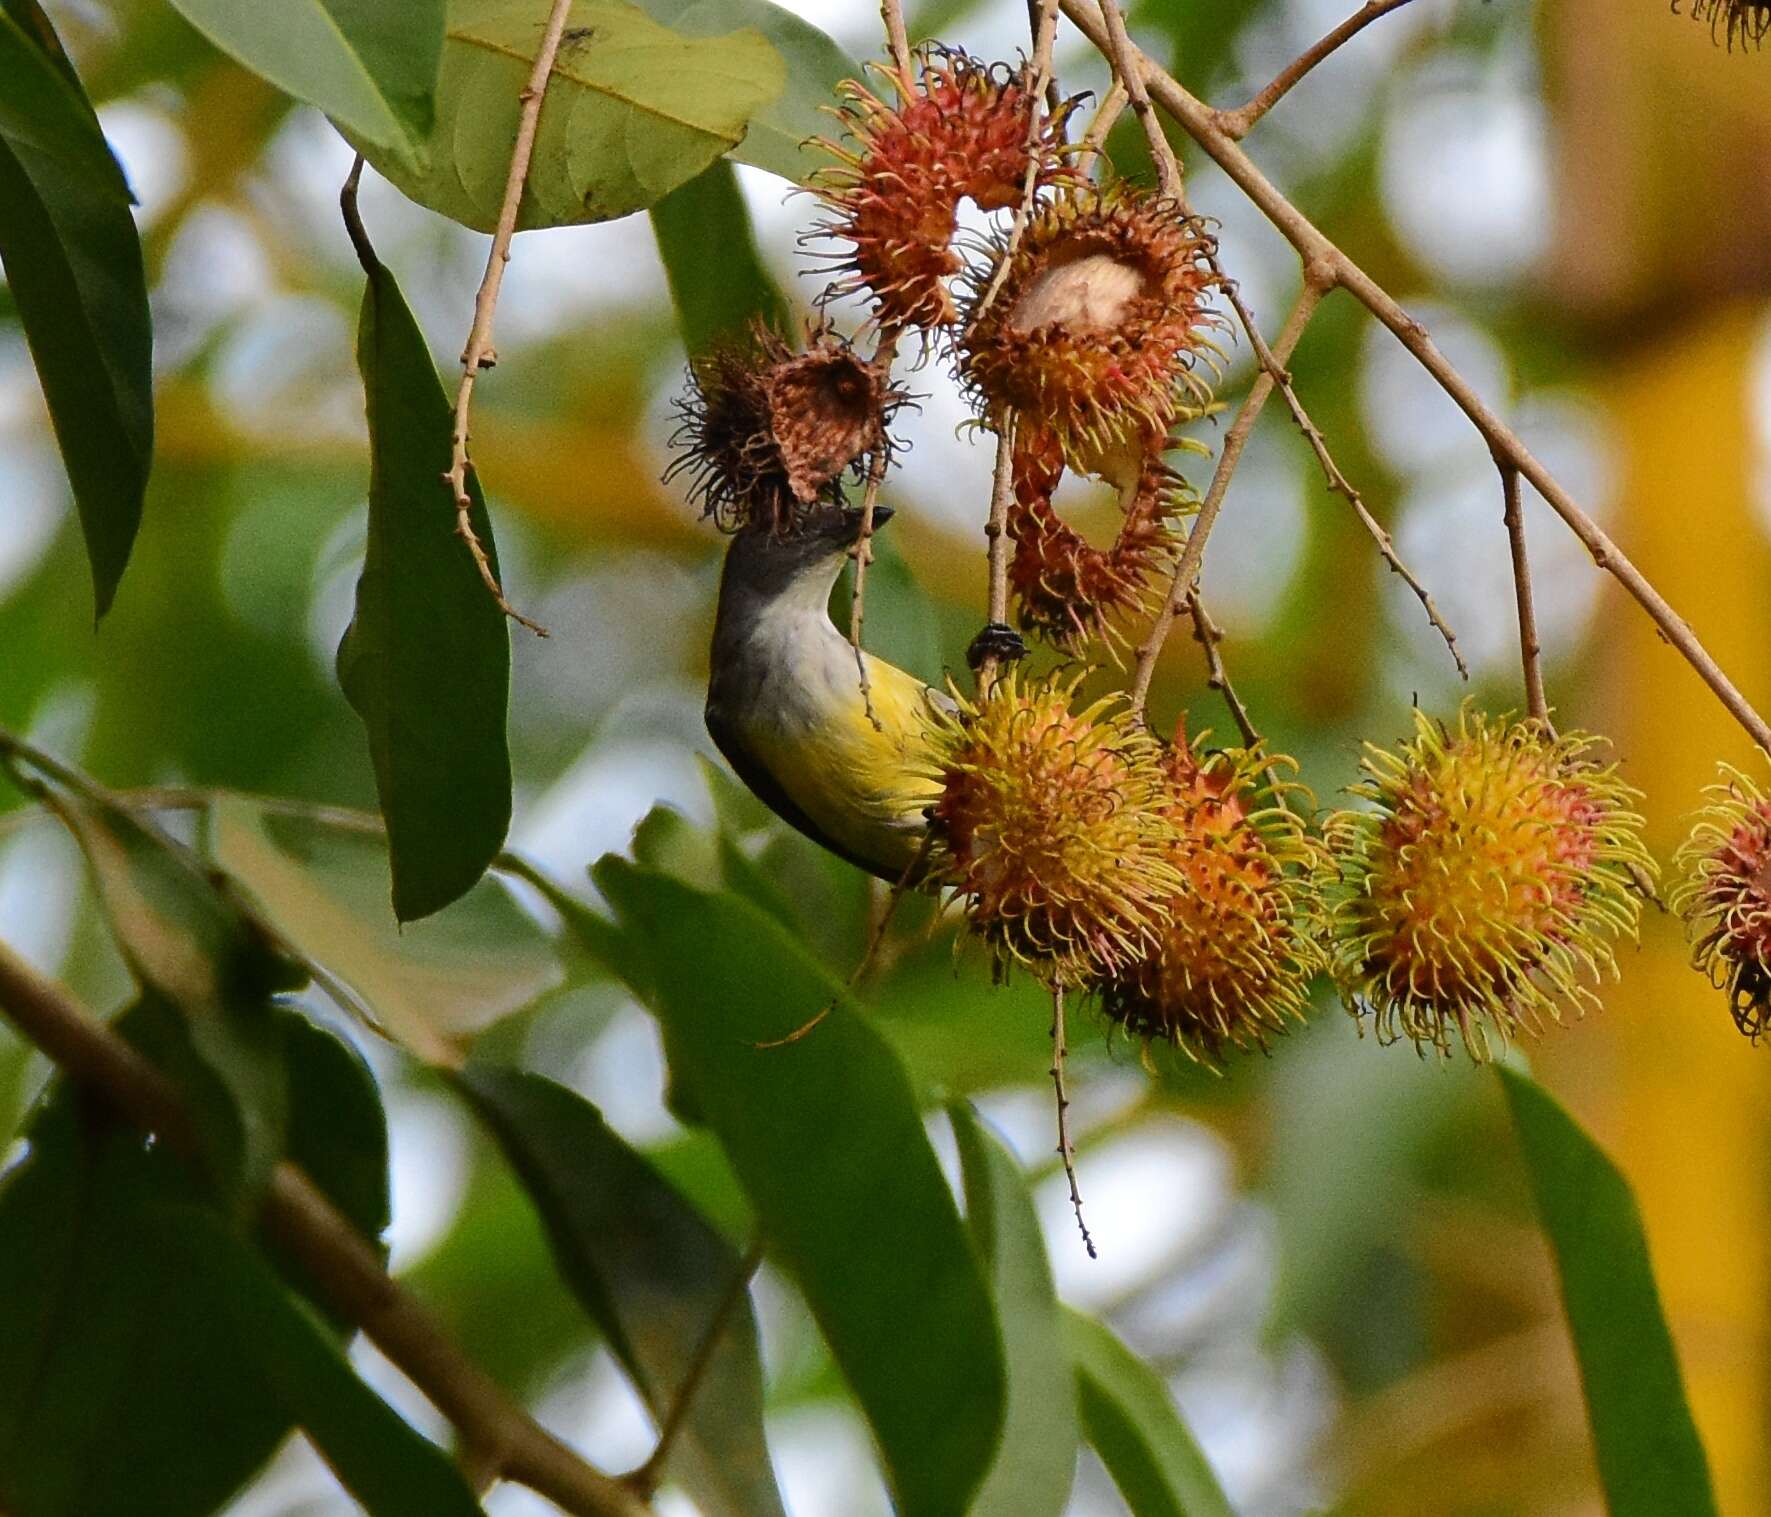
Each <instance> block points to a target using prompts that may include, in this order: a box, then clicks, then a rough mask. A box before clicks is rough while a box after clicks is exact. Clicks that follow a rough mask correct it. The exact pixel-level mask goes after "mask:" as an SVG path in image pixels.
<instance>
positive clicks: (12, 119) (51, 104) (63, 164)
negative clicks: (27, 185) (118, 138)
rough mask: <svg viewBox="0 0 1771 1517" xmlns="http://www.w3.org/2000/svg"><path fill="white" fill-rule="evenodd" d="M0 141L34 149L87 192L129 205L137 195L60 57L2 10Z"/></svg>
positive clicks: (90, 108)
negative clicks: (130, 189)
mask: <svg viewBox="0 0 1771 1517" xmlns="http://www.w3.org/2000/svg"><path fill="white" fill-rule="evenodd" d="M0 77H4V78H5V80H6V88H5V90H4V91H0V142H4V143H5V144H6V146H7V147H9V148H11V149H12V150H13V151H14V152H19V151H23V152H26V153H35V154H37V155H38V156H39V157H40V158H42V159H43V160H46V161H47V162H50V163H53V164H54V165H55V166H56V167H57V168H59V169H60V170H61V171H62V172H63V173H65V174H66V175H67V176H68V178H69V180H70V181H73V182H76V183H78V184H79V185H80V186H81V187H82V188H83V189H85V190H87V191H88V192H89V193H92V194H96V195H101V196H109V197H110V198H112V199H114V200H118V201H121V202H122V203H123V204H124V205H128V204H129V203H130V201H131V199H132V198H133V197H132V196H131V195H130V193H129V185H128V183H127V181H126V180H125V179H124V178H123V170H122V169H121V168H119V167H118V165H117V160H116V159H115V158H113V157H112V156H111V150H110V148H109V146H108V145H107V144H106V142H105V136H104V133H103V132H102V131H100V130H99V125H98V117H97V116H95V115H94V114H93V113H92V106H91V105H90V104H89V103H88V102H87V99H86V95H85V93H84V91H82V90H81V88H80V86H79V85H78V84H77V83H75V82H74V81H73V80H72V79H70V77H69V76H68V74H67V72H66V70H65V68H64V66H63V62H62V60H61V59H60V58H59V57H57V55H56V54H53V53H50V52H48V51H47V50H46V49H45V47H44V45H43V43H42V42H41V41H40V40H39V39H38V37H37V36H34V35H32V33H31V32H29V31H27V30H26V29H25V28H24V27H23V26H21V25H20V24H19V23H18V22H17V21H15V20H14V19H13V18H12V17H11V16H10V15H7V14H6V13H5V12H3V11H0Z"/></svg>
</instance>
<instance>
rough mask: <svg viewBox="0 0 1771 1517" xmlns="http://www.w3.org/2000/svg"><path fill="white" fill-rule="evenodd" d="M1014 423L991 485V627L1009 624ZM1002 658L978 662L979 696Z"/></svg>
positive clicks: (1001, 444) (1000, 447)
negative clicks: (1009, 519) (1009, 562)
mask: <svg viewBox="0 0 1771 1517" xmlns="http://www.w3.org/2000/svg"><path fill="white" fill-rule="evenodd" d="M1014 431H1015V429H1014V423H1013V422H1012V421H1010V422H1007V423H1005V425H1004V428H1003V431H1002V432H1001V433H1000V434H999V435H998V437H997V439H996V469H995V472H994V474H993V476H992V479H991V483H990V519H989V521H987V522H986V523H985V524H984V540H985V542H986V544H987V545H988V554H989V561H990V608H989V625H990V626H992V627H1004V626H1007V625H1008V557H1009V538H1008V508H1009V501H1010V499H1011V498H1012V497H1013V495H1014V490H1015V436H1014ZM1000 663H1001V659H1000V658H999V657H998V655H997V654H995V653H994V652H990V653H986V654H985V655H984V657H983V658H982V659H981V660H980V661H979V663H978V694H979V695H980V696H986V695H989V693H990V692H991V690H992V689H994V688H995V686H996V673H997V669H998V667H999V665H1000Z"/></svg>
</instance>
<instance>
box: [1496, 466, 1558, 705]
mask: <svg viewBox="0 0 1771 1517" xmlns="http://www.w3.org/2000/svg"><path fill="white" fill-rule="evenodd" d="M1500 484H1501V490H1502V492H1503V493H1504V494H1505V496H1506V522H1507V542H1508V543H1509V544H1510V545H1511V547H1512V551H1513V595H1514V598H1515V599H1516V600H1517V601H1518V603H1519V659H1520V662H1521V664H1522V665H1523V666H1524V673H1525V709H1526V711H1527V712H1528V713H1529V714H1530V716H1531V717H1532V719H1533V720H1534V721H1539V722H1545V723H1547V722H1548V721H1549V719H1550V703H1549V701H1548V699H1547V698H1546V697H1545V695H1544V688H1543V662H1542V653H1543V644H1542V643H1541V642H1540V641H1539V639H1538V636H1537V606H1536V600H1535V597H1534V595H1533V593H1532V588H1531V563H1530V560H1529V559H1528V558H1527V557H1526V553H1525V512H1524V510H1523V509H1522V508H1521V506H1520V502H1519V471H1518V470H1517V469H1515V468H1514V467H1513V466H1512V465H1511V464H1502V465H1501V466H1500Z"/></svg>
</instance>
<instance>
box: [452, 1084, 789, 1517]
mask: <svg viewBox="0 0 1771 1517" xmlns="http://www.w3.org/2000/svg"><path fill="white" fill-rule="evenodd" d="M459 1083H460V1085H461V1088H462V1089H463V1090H464V1091H465V1092H466V1093H467V1095H468V1097H469V1098H470V1099H471V1101H472V1102H473V1105H474V1108H475V1110H476V1111H478V1113H479V1114H480V1116H481V1117H482V1118H483V1119H484V1121H485V1122H486V1124H487V1126H488V1127H489V1128H490V1129H491V1130H492V1132H493V1134H494V1135H495V1136H496V1137H497V1139H498V1141H499V1144H500V1145H501V1146H502V1147H503V1149H504V1152H505V1156H506V1157H507V1158H508V1159H509V1160H510V1162H511V1164H512V1166H513V1167H514V1168H515V1169H516V1171H517V1174H518V1176H519V1177H520V1178H521V1180H522V1182H523V1184H524V1186H525V1188H526V1189H527V1190H528V1192H529V1194H530V1196H531V1197H533V1199H534V1201H535V1204H536V1206H537V1207H538V1208H539V1210H540V1212H541V1215H542V1218H543V1219H544V1220H545V1222H546V1223H547V1229H548V1235H549V1237H550V1239H551V1241H552V1243H553V1251H554V1258H555V1259H556V1260H557V1261H558V1264H559V1267H560V1273H561V1274H562V1275H564V1276H565V1278H566V1283H567V1284H568V1285H569V1286H570V1287H571V1288H572V1291H573V1293H574V1294H575V1295H576V1296H577V1297H578V1299H579V1301H580V1302H582V1303H583V1305H584V1308H585V1310H586V1311H587V1312H589V1314H590V1316H591V1317H592V1319H593V1320H594V1321H595V1322H596V1324H597V1326H598V1327H599V1328H600V1329H601V1330H602V1332H603V1335H604V1336H605V1338H606V1339H607V1340H608V1343H609V1346H610V1348H611V1349H613V1350H614V1352H615V1355H616V1357H617V1358H619V1359H620V1361H621V1363H622V1365H623V1366H624V1367H625V1368H626V1370H627V1372H628V1374H629V1375H630V1376H631V1377H632V1379H633V1382H634V1384H635V1385H636V1386H637V1387H638V1389H639V1391H640V1394H641V1395H642V1396H643V1397H644V1398H645V1401H646V1404H647V1405H648V1406H649V1407H650V1408H651V1409H652V1413H653V1416H654V1417H655V1418H662V1417H663V1416H664V1415H665V1413H666V1412H667V1411H668V1410H669V1408H670V1406H671V1405H672V1403H673V1402H674V1400H675V1398H676V1396H677V1394H678V1392H679V1389H680V1387H681V1386H682V1385H683V1384H684V1383H685V1382H686V1380H687V1378H688V1376H689V1374H690V1372H691V1366H692V1365H693V1364H694V1363H695V1360H696V1357H697V1354H698V1352H699V1350H700V1348H701V1345H702V1343H703V1341H704V1339H705V1338H706V1337H707V1334H708V1332H709V1330H710V1329H711V1328H712V1327H713V1326H714V1324H716V1323H723V1326H722V1327H721V1331H720V1337H719V1339H718V1347H717V1348H716V1349H715V1351H714V1353H713V1357H712V1358H711V1360H710V1361H709V1362H708V1365H707V1370H706V1373H705V1375H704V1377H703V1378H702V1380H701V1383H700V1385H699V1388H698V1389H697V1391H696V1393H695V1396H694V1399H693V1400H692V1401H691V1402H690V1404H689V1414H688V1420H687V1421H686V1423H685V1424H684V1425H683V1430H682V1433H681V1435H680V1437H679V1438H678V1441H677V1443H676V1445H675V1447H674V1449H673V1451H672V1454H671V1461H670V1464H671V1467H670V1470H669V1477H670V1478H671V1479H673V1480H676V1481H678V1482H680V1483H681V1485H682V1486H683V1488H684V1490H686V1491H687V1492H688V1494H689V1496H690V1498H691V1499H692V1500H693V1501H694V1502H695V1505H696V1507H697V1508H698V1509H699V1510H700V1511H702V1512H704V1513H706V1514H707V1517H779V1514H780V1513H781V1511H782V1507H781V1498H780V1494H779V1493H778V1491H777V1490H776V1488H775V1478H774V1474H773V1472H772V1470H771V1468H770V1464H769V1451H768V1446H767V1444H766V1443H765V1442H764V1439H763V1380H762V1366H761V1362H760V1360H759V1358H758V1354H757V1339H756V1321H755V1318H754V1317H753V1315H752V1313H751V1307H750V1298H749V1295H748V1293H747V1292H746V1291H744V1289H743V1284H742V1281H741V1271H742V1269H743V1264H742V1262H741V1261H740V1259H739V1257H738V1254H737V1252H736V1250H734V1249H733V1248H732V1246H731V1245H730V1244H729V1243H727V1242H726V1240H725V1239H724V1238H723V1237H722V1236H721V1235H720V1234H719V1233H717V1232H716V1231H715V1230H714V1229H713V1228H712V1227H711V1226H710V1225H709V1224H708V1223H707V1222H706V1221H705V1220H703V1218H702V1217H701V1215H700V1214H699V1213H698V1212H696V1211H695V1209H694V1208H693V1207H691V1206H690V1205H689V1204H688V1202H687V1201H685V1200H684V1199H683V1198H682V1197H681V1196H680V1195H679V1194H678V1193H677V1192H676V1191H675V1190H673V1189H672V1188H671V1187H670V1186H669V1185H668V1184H666V1183H665V1181H664V1180H663V1179H661V1178H660V1177H659V1175H658V1173H657V1171H656V1170H654V1169H653V1168H652V1167H651V1166H650V1165H649V1164H647V1163H646V1161H645V1160H644V1159H642V1158H641V1157H640V1156H639V1155H638V1154H636V1153H635V1152H634V1151H633V1150H632V1149H631V1148H629V1147H628V1146H627V1144H625V1143H624V1142H622V1140H621V1139H620V1138H619V1137H618V1136H617V1135H616V1134H615V1133H614V1132H613V1131H611V1130H610V1128H609V1126H608V1124H607V1123H606V1122H605V1121H604V1120H603V1118H602V1115H601V1113H600V1112H598V1111H597V1109H596V1108H595V1107H594V1106H592V1105H591V1104H590V1103H589V1102H588V1101H585V1100H584V1099H582V1098H581V1097H579V1096H577V1095H574V1094H573V1093H572V1092H571V1091H569V1090H567V1089H565V1088H564V1087H562V1086H559V1085H556V1084H554V1083H553V1082H551V1081H549V1080H545V1079H543V1078H542V1077H541V1076H539V1075H533V1074H525V1073H523V1072H521V1071H517V1070H510V1069H490V1068H486V1069H469V1070H467V1071H465V1072H464V1073H463V1074H462V1075H461V1076H460V1077H459ZM734 1290H736V1291H737V1295H736V1296H735V1297H734V1295H733V1292H734Z"/></svg>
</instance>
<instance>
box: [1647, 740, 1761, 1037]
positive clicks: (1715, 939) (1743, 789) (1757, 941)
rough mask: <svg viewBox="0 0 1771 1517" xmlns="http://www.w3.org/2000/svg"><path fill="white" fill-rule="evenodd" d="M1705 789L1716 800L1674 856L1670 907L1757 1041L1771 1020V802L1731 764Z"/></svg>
mask: <svg viewBox="0 0 1771 1517" xmlns="http://www.w3.org/2000/svg"><path fill="white" fill-rule="evenodd" d="M1705 794H1706V795H1707V796H1708V797H1709V799H1710V804H1709V806H1708V807H1707V808H1706V809H1705V810H1704V811H1703V812H1701V813H1700V814H1699V816H1698V820H1697V824H1696V826H1695V827H1693V829H1692V831H1691V835H1690V837H1688V838H1687V839H1686V840H1685V843H1684V845H1683V846H1682V847H1681V848H1680V849H1679V852H1678V854H1677V855H1676V856H1675V859H1674V864H1675V867H1676V868H1677V869H1678V870H1679V874H1680V878H1679V881H1678V884H1677V885H1676V886H1675V887H1674V889H1673V894H1672V901H1671V905H1672V908H1673V910H1674V911H1676V912H1678V913H1679V915H1681V916H1682V917H1684V918H1685V920H1686V922H1687V924H1688V925H1689V928H1690V931H1691V933H1692V937H1693V943H1694V946H1693V950H1692V957H1693V962H1694V963H1695V964H1696V966H1697V967H1698V968H1699V969H1700V970H1702V971H1703V972H1704V973H1705V974H1706V975H1708V976H1709V978H1710V981H1711V983H1713V984H1714V985H1715V986H1716V987H1717V988H1718V989H1725V990H1726V991H1727V992H1728V1004H1729V1009H1730V1010H1731V1011H1732V1012H1733V1014H1734V1022H1735V1025H1736V1026H1737V1027H1739V1029H1740V1030H1741V1031H1742V1032H1743V1033H1745V1034H1746V1035H1747V1036H1748V1037H1749V1038H1751V1039H1752V1040H1753V1041H1754V1042H1757V1041H1758V1040H1759V1038H1761V1037H1762V1036H1763V1035H1764V1033H1765V1030H1766V1027H1767V1025H1771V800H1768V799H1767V798H1766V796H1765V793H1764V791H1763V790H1762V789H1760V787H1759V786H1758V785H1757V784H1756V783H1755V782H1754V781H1753V780H1752V779H1751V778H1749V777H1748V776H1747V775H1744V774H1742V773H1741V772H1740V771H1739V770H1737V769H1733V768H1730V767H1728V766H1724V767H1723V769H1722V779H1721V781H1720V782H1719V783H1717V784H1715V785H1712V786H1710V787H1709V789H1708V790H1707V791H1706V792H1705Z"/></svg>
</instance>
